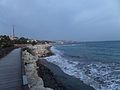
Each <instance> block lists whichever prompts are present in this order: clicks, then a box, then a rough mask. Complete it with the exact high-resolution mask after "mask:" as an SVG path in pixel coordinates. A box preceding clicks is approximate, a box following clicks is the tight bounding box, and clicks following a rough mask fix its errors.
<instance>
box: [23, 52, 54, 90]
mask: <svg viewBox="0 0 120 90" xmlns="http://www.w3.org/2000/svg"><path fill="white" fill-rule="evenodd" d="M22 59H23V61H24V65H25V72H26V75H27V79H28V87H29V88H30V90H53V89H50V88H46V87H44V82H43V80H42V78H40V77H39V76H38V74H37V68H38V67H37V65H36V61H37V60H38V56H37V55H36V56H33V55H32V54H31V53H29V52H27V50H25V51H23V52H22Z"/></svg>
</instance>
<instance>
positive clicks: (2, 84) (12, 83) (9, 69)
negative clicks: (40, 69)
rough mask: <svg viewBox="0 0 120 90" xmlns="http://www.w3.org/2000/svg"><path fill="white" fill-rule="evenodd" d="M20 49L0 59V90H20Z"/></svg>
mask: <svg viewBox="0 0 120 90" xmlns="http://www.w3.org/2000/svg"><path fill="white" fill-rule="evenodd" d="M21 86H22V79H21V49H15V50H13V51H12V52H11V53H10V54H8V55H7V56H6V57H4V58H2V59H1V60H0V90H22V89H21Z"/></svg>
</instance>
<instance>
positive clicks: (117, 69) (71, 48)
mask: <svg viewBox="0 0 120 90" xmlns="http://www.w3.org/2000/svg"><path fill="white" fill-rule="evenodd" d="M51 50H52V51H53V52H54V53H55V55H54V56H50V57H47V58H46V59H47V61H49V62H52V63H54V64H56V65H58V66H59V67H60V68H61V69H62V70H63V71H64V72H65V73H66V74H69V75H72V76H74V77H76V78H79V79H80V80H82V81H83V82H84V83H86V84H88V85H90V86H92V87H94V88H95V89H96V90H120V42H119V41H109V42H81V43H80V44H69V45H55V46H53V47H52V48H51Z"/></svg>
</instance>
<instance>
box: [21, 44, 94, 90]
mask: <svg viewBox="0 0 120 90" xmlns="http://www.w3.org/2000/svg"><path fill="white" fill-rule="evenodd" d="M50 48H51V45H50V44H41V45H35V46H32V45H31V46H27V48H25V49H23V51H22V58H23V61H24V67H25V72H26V75H27V79H28V87H29V89H30V90H95V89H94V88H92V87H91V86H89V85H86V84H84V83H83V82H82V81H81V80H79V79H77V78H75V77H73V76H69V75H67V74H65V73H64V72H63V71H62V70H61V69H60V68H59V67H58V66H56V65H54V64H52V63H49V62H47V61H46V60H45V59H44V58H45V57H47V56H51V55H54V54H53V53H52V51H51V50H50Z"/></svg>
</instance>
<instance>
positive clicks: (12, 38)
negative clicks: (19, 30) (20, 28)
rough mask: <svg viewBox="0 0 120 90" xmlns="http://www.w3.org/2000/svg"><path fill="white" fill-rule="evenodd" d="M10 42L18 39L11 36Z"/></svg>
mask: <svg viewBox="0 0 120 90" xmlns="http://www.w3.org/2000/svg"><path fill="white" fill-rule="evenodd" d="M9 38H10V40H17V39H18V37H13V36H9Z"/></svg>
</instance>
